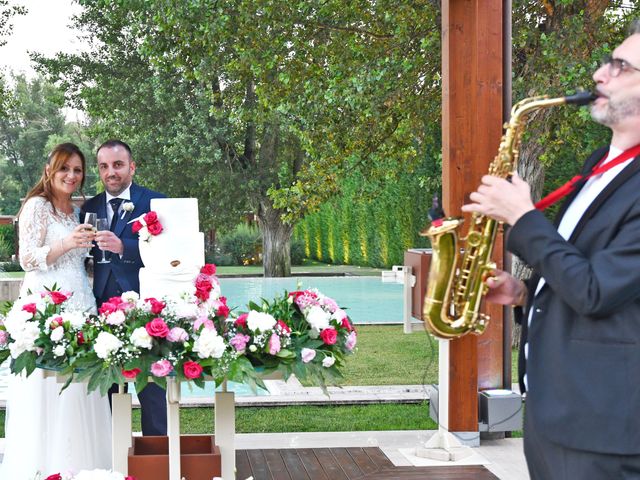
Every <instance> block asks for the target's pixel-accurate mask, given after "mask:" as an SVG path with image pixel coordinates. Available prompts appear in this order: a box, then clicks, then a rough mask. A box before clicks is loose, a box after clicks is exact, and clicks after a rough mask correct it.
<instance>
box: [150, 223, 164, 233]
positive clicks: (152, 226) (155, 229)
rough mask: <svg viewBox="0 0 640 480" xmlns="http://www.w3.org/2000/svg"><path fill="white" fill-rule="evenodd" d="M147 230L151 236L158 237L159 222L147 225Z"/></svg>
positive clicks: (159, 231)
mask: <svg viewBox="0 0 640 480" xmlns="http://www.w3.org/2000/svg"><path fill="white" fill-rule="evenodd" d="M147 230H149V233H150V234H151V235H160V234H161V233H162V225H161V224H160V222H155V223H150V224H147Z"/></svg>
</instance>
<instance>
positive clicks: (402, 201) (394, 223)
mask: <svg viewBox="0 0 640 480" xmlns="http://www.w3.org/2000/svg"><path fill="white" fill-rule="evenodd" d="M421 173H424V172H415V173H412V174H404V175H402V176H401V177H400V178H394V179H389V180H387V181H385V182H384V183H382V184H379V183H378V184H376V185H371V184H370V183H369V182H367V181H366V179H364V178H362V177H360V176H357V175H354V176H353V177H351V178H349V179H346V180H345V183H344V187H343V193H342V195H341V196H340V197H338V198H337V199H334V200H332V201H330V202H328V203H326V204H324V205H323V206H322V208H321V209H320V211H319V212H317V213H314V214H310V215H307V216H306V217H305V218H304V219H303V220H302V221H301V222H299V223H298V225H297V226H296V229H295V232H294V238H296V239H299V240H301V241H302V242H303V244H304V247H305V254H306V256H307V257H309V258H314V259H317V260H320V261H323V262H327V263H331V264H350V265H362V266H371V267H383V268H388V267H391V266H392V265H402V264H403V258H404V252H405V250H407V249H408V248H414V247H425V246H428V241H427V240H426V239H425V238H424V237H420V236H419V235H418V234H419V232H420V230H422V229H423V228H424V227H425V226H426V225H427V223H428V217H427V211H428V209H429V207H430V206H431V197H432V195H433V194H432V192H431V191H429V188H428V187H426V186H425V181H424V176H423V175H421ZM427 183H428V182H427Z"/></svg>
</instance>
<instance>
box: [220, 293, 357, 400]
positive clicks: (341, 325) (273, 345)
mask: <svg viewBox="0 0 640 480" xmlns="http://www.w3.org/2000/svg"><path fill="white" fill-rule="evenodd" d="M248 307H249V311H248V312H246V313H243V314H242V315H240V316H238V317H237V318H236V319H235V320H234V321H233V323H231V324H228V325H227V328H226V330H225V332H224V336H225V337H226V338H227V339H228V341H229V344H230V345H231V346H232V347H233V348H234V349H235V350H236V351H237V353H238V354H241V355H244V356H246V357H247V359H248V360H249V361H250V362H251V364H252V365H253V366H254V367H259V368H260V369H261V370H262V369H264V372H265V373H269V372H273V371H280V372H281V373H282V374H283V376H284V378H285V379H287V378H289V376H290V375H292V374H295V375H296V377H298V378H299V379H300V380H302V381H305V380H307V381H311V382H313V383H319V384H320V386H321V387H322V388H323V389H326V385H327V384H336V383H338V379H339V378H342V374H341V372H340V369H341V368H342V367H343V366H344V362H345V357H346V356H347V355H350V354H352V353H353V352H354V349H355V346H356V343H357V334H356V331H355V329H354V327H353V324H352V323H351V320H350V319H349V317H348V316H347V314H346V313H345V311H344V310H342V309H341V308H340V307H339V306H338V305H337V303H336V302H335V301H334V300H333V299H331V298H329V297H327V296H325V295H323V294H322V293H320V292H319V291H317V290H301V291H295V292H291V293H288V292H286V291H285V292H284V294H283V295H281V296H278V297H276V298H275V299H273V301H271V302H268V301H266V300H263V301H262V304H261V305H258V304H256V303H253V302H251V303H249V305H248ZM241 381H245V382H247V383H249V384H252V383H253V382H254V381H255V382H257V383H258V384H260V383H261V382H260V381H259V379H255V378H253V379H251V378H242V379H241Z"/></svg>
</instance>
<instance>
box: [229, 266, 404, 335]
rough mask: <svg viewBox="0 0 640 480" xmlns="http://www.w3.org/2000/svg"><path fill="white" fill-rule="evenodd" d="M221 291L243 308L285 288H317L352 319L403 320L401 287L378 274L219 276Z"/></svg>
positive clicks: (375, 320) (361, 322)
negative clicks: (263, 276) (266, 276)
mask: <svg viewBox="0 0 640 480" xmlns="http://www.w3.org/2000/svg"><path fill="white" fill-rule="evenodd" d="M219 280H220V287H221V288H222V294H223V295H224V296H225V297H227V304H228V305H229V307H231V308H234V307H235V309H236V311H243V310H245V309H246V305H247V303H248V302H249V301H250V300H253V301H254V302H256V303H258V302H259V300H260V299H261V298H265V299H267V300H269V299H272V298H273V297H274V296H275V295H278V294H281V293H282V292H283V291H284V290H288V291H292V290H299V289H307V288H317V289H318V290H319V291H320V292H322V293H324V294H325V295H327V296H328V297H331V298H333V299H334V300H335V301H336V302H338V305H340V306H341V307H342V308H343V309H344V310H345V311H346V312H347V314H348V315H349V318H351V321H352V322H354V323H359V324H366V323H402V308H403V306H402V289H403V286H402V285H400V284H395V283H382V279H381V278H380V277H285V278H262V277H250V278H220V279H219Z"/></svg>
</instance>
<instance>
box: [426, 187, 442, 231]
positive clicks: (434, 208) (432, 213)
mask: <svg viewBox="0 0 640 480" xmlns="http://www.w3.org/2000/svg"><path fill="white" fill-rule="evenodd" d="M429 218H430V219H431V223H432V224H434V225H436V226H438V225H440V224H442V218H444V210H442V207H441V206H440V200H439V199H438V194H437V193H434V194H433V200H432V202H431V208H430V209H429Z"/></svg>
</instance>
